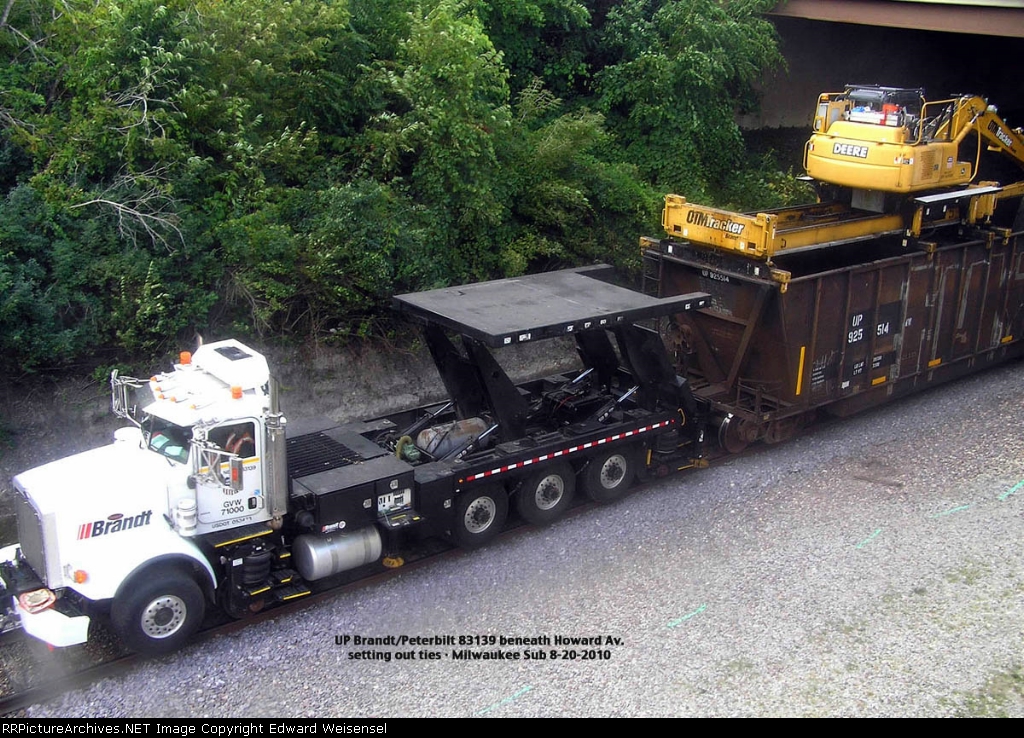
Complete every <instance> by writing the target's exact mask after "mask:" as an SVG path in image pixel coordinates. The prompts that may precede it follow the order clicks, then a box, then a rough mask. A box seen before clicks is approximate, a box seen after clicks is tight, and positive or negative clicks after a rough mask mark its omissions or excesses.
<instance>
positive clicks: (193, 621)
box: [110, 570, 205, 654]
mask: <svg viewBox="0 0 1024 738" xmlns="http://www.w3.org/2000/svg"><path fill="white" fill-rule="evenodd" d="M133 584H137V586H132V587H130V588H128V589H127V591H126V592H125V593H124V595H122V596H119V597H118V598H115V600H114V604H113V606H112V607H111V611H110V619H111V621H112V622H113V624H114V629H115V630H116V631H117V634H118V635H119V636H120V637H121V640H122V641H124V644H125V645H126V646H127V647H128V648H129V649H131V650H132V651H137V652H139V653H143V654H161V653H168V652H170V651H174V650H175V649H177V648H180V647H181V646H182V645H183V644H184V643H185V642H186V641H187V640H188V639H189V638H190V637H191V636H192V634H193V633H195V632H196V630H198V629H199V626H200V624H201V623H202V622H203V613H204V611H205V601H204V600H203V593H202V591H201V590H200V589H199V585H198V584H196V582H195V580H194V579H192V578H191V577H190V576H188V575H187V574H185V573H183V572H180V571H175V570H161V571H158V572H150V573H148V574H147V575H146V577H145V580H143V581H136V582H133Z"/></svg>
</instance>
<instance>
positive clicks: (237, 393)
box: [231, 384, 242, 400]
mask: <svg viewBox="0 0 1024 738" xmlns="http://www.w3.org/2000/svg"><path fill="white" fill-rule="evenodd" d="M231 399H232V400H241V399H242V388H241V387H240V386H239V385H237V384H233V385H231Z"/></svg>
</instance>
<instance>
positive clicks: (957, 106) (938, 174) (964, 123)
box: [804, 85, 1024, 212]
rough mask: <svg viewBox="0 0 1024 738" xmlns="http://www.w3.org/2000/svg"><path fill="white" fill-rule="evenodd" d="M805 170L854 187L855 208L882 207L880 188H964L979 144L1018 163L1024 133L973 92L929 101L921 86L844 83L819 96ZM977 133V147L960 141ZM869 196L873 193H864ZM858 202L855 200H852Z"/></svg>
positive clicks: (882, 190)
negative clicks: (844, 86) (837, 90)
mask: <svg viewBox="0 0 1024 738" xmlns="http://www.w3.org/2000/svg"><path fill="white" fill-rule="evenodd" d="M813 129H814V132H813V133H812V134H811V138H810V140H809V141H808V142H807V146H806V147H805V149H804V168H805V169H806V170H807V174H808V175H809V176H810V177H812V178H813V179H815V180H818V181H819V182H824V183H827V184H830V185H836V186H839V187H845V188H850V189H852V190H853V191H854V192H853V203H854V206H855V207H863V208H864V209H868V210H876V211H877V212H882V209H883V208H884V207H885V203H887V202H890V203H897V205H898V201H897V200H894V199H893V198H885V197H884V194H885V193H895V194H900V195H903V194H909V193H914V194H918V193H925V192H929V191H930V192H932V193H943V195H944V196H945V195H946V194H948V193H949V189H950V188H963V187H965V186H967V185H970V184H971V182H972V181H973V180H974V177H975V175H976V173H977V171H978V164H979V161H980V158H981V153H982V149H983V144H985V143H987V144H988V148H989V149H990V150H993V151H998V152H1000V153H1002V154H1004V155H1006V156H1008V157H1009V158H1011V159H1012V160H1014V161H1016V162H1017V163H1018V164H1019V165H1021V166H1024V135H1022V133H1021V130H1020V129H1019V128H1016V129H1011V128H1010V127H1009V126H1008V125H1006V122H1005V121H1003V120H1002V118H1000V117H999V115H998V112H997V111H996V109H995V107H994V106H992V105H989V104H988V102H987V101H986V100H985V99H984V98H981V97H978V96H976V95H959V96H957V97H954V98H951V99H949V100H936V101H931V102H928V101H926V100H925V98H924V90H921V89H916V88H902V87H877V86H873V85H860V86H856V85H849V86H847V88H846V89H845V90H844V91H843V92H839V93H833V92H827V93H824V94H823V95H821V96H820V97H819V98H818V107H817V109H816V110H815V114H814V124H813ZM970 134H975V136H976V138H977V144H976V145H975V146H971V145H970V144H967V145H965V146H964V147H963V148H964V150H963V151H962V152H961V144H963V143H964V141H965V139H966V138H967V136H968V135H970ZM868 193H871V194H868ZM858 203H861V204H858Z"/></svg>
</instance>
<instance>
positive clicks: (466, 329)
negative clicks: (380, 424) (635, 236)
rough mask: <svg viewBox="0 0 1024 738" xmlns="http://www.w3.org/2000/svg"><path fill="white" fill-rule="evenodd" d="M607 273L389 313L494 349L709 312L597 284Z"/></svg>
mask: <svg viewBox="0 0 1024 738" xmlns="http://www.w3.org/2000/svg"><path fill="white" fill-rule="evenodd" d="M610 270H611V267H609V266H608V265H606V264H600V265H596V266H589V267H580V268H577V269H563V270H560V271H556V272H544V273H542V274H530V275H527V276H524V277H512V278H509V279H498V280H493V281H490V282H478V283H476V284H468V285H460V286H458V287H445V288H442V289H438V290H431V291H429V292H416V293H412V294H407V295H396V296H395V298H394V307H395V309H397V310H398V311H399V312H401V313H404V314H406V315H408V316H410V317H412V318H414V319H417V320H420V321H423V322H425V323H428V324H434V325H440V326H443V327H445V328H448V329H450V330H453V331H456V332H457V333H461V334H463V335H466V336H469V337H471V338H475V339H477V340H479V341H481V342H483V343H484V344H486V345H487V346H491V347H493V348H498V347H501V346H509V345H511V344H514V343H525V342H527V341H537V340H540V339H544V338H555V337H556V336H564V335H570V334H572V333H574V332H579V331H585V330H596V329H599V328H611V327H613V326H615V325H617V324H620V323H627V322H636V321H638V320H644V319H646V318H660V317H662V316H665V315H670V314H673V313H681V312H684V311H687V310H699V309H700V308H703V307H706V306H707V304H708V295H707V294H706V293H703V292H693V293H690V294H686V295H677V296H674V297H663V298H656V297H651V296H649V295H645V294H643V293H640V292H636V291H634V290H630V289H627V288H625V287H618V286H616V285H614V284H610V283H609V282H604V281H602V280H601V279H599V278H598V277H599V276H600V275H602V274H607V273H608V272H610Z"/></svg>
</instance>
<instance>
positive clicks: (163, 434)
mask: <svg viewBox="0 0 1024 738" xmlns="http://www.w3.org/2000/svg"><path fill="white" fill-rule="evenodd" d="M142 437H143V438H145V439H146V446H147V447H148V448H149V449H151V450H153V451H156V452H157V453H158V454H161V455H163V456H166V457H167V458H169V459H173V460H174V461H177V462H179V463H182V464H184V463H185V462H186V461H188V450H189V439H190V438H191V437H192V429H191V428H183V427H182V426H180V425H175V424H174V423H170V422H168V421H166V420H162V419H160V418H153V417H149V418H146V419H145V420H143V421H142Z"/></svg>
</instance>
